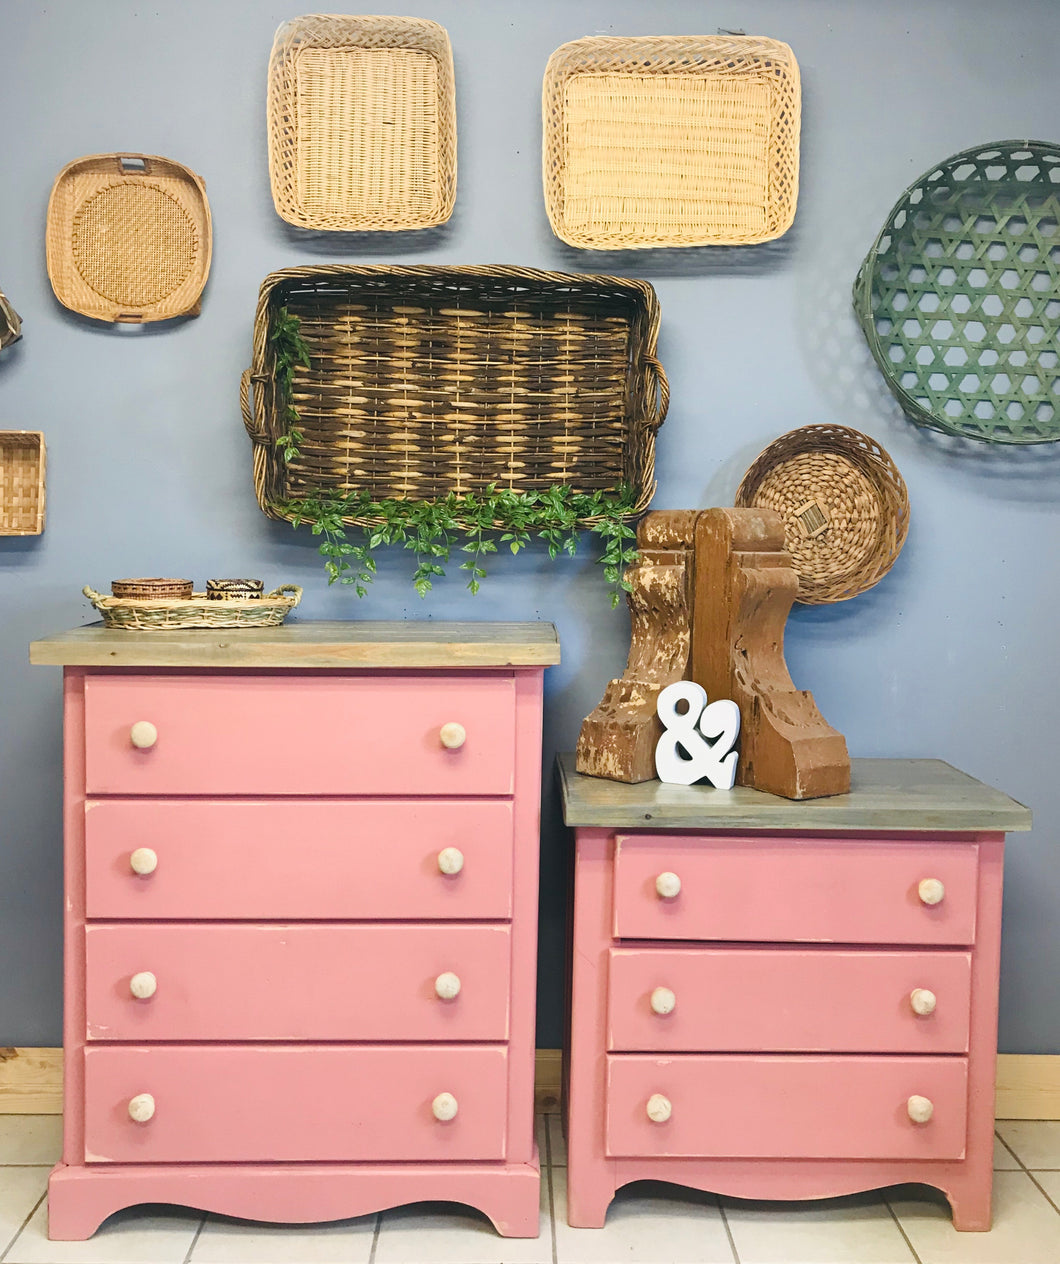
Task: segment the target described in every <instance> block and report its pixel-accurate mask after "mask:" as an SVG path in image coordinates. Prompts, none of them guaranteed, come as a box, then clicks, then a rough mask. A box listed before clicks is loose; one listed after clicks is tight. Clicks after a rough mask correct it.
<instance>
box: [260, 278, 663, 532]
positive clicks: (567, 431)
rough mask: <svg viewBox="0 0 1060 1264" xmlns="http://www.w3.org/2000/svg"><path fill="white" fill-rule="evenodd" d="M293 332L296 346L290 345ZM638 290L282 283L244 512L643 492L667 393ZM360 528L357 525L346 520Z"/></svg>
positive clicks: (589, 285)
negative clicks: (355, 501)
mask: <svg viewBox="0 0 1060 1264" xmlns="http://www.w3.org/2000/svg"><path fill="white" fill-rule="evenodd" d="M292 331H293V332H292ZM658 331H659V304H658V300H657V298H656V295H655V291H654V289H653V288H652V287H651V286H650V285H649V284H648V283H647V282H646V281H636V280H630V279H628V278H624V277H607V276H580V275H571V274H566V273H560V272H539V271H536V270H534V269H530V268H514V267H449V266H423V267H382V266H376V267H350V266H344V265H333V266H319V267H302V268H287V269H285V270H283V271H281V272H274V273H272V274H271V275H270V276H268V277H266V279H265V281H264V282H263V283H262V286H261V293H260V296H259V299H258V310H257V317H256V319H255V322H254V355H253V364H252V366H251V368H250V369H248V370H247V371H246V372H245V373H244V374H243V384H242V385H243V390H242V404H243V417H244V421H245V423H246V427H247V430H248V432H249V434H250V436H251V438H252V440H253V442H254V486H255V490H256V492H257V497H258V504H259V505H260V506H261V508H262V510H263V511H264V512H265V513H266V514H268V515H269V516H270V517H272V518H279V519H283V520H285V521H293V520H294V519H295V517H296V516H297V513H298V503H299V502H300V501H304V500H306V499H307V498H313V497H315V496H317V495H319V494H320V493H322V492H323V493H325V494H329V495H333V496H340V497H341V496H346V495H348V494H349V493H351V492H365V493H367V494H368V495H369V496H370V497H371V498H372V499H373V500H376V501H378V500H381V499H384V498H394V499H400V500H410V501H425V500H437V499H439V498H442V497H445V496H447V495H448V494H449V493H454V494H456V495H461V496H463V495H467V494H468V493H475V494H477V493H481V492H483V491H484V490H485V489H486V488H487V487H489V486H490V485H495V486H496V487H498V488H500V489H503V490H506V491H514V492H528V491H535V492H542V491H548V490H549V489H551V488H553V487H555V486H557V485H560V484H563V485H566V486H568V487H569V488H571V490H575V491H579V492H591V491H597V490H605V489H610V488H613V487H616V486H618V485H625V486H626V487H627V488H629V489H631V500H630V514H631V515H632V514H636V513H640V512H642V511H643V510H644V509H645V508H646V507H647V505H648V503H649V502H650V500H651V497H652V494H653V493H654V490H655V481H654V467H655V432H656V430H657V429H658V428H659V426H660V425H661V424H662V421H663V418H664V417H665V415H666V405H667V401H668V398H669V392H668V388H667V384H666V376H665V374H664V372H663V369H662V366H661V365H660V363H659V361H658V360H657V359H656V357H655V347H656V339H657V336H658ZM344 521H346V522H347V523H349V524H352V525H355V526H371V525H375V524H376V522H377V521H378V520H377V519H375V518H372V517H370V516H369V517H360V516H357V515H353V516H350V517H347V518H345V519H344Z"/></svg>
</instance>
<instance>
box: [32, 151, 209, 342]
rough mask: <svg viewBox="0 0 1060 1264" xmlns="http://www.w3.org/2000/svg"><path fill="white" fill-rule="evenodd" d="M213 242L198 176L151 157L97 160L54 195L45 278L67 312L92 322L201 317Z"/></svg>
mask: <svg viewBox="0 0 1060 1264" xmlns="http://www.w3.org/2000/svg"><path fill="white" fill-rule="evenodd" d="M211 240H212V239H211V226H210V206H209V203H208V202H207V200H206V186H205V184H203V182H202V180H201V179H200V178H199V177H198V176H197V175H196V174H195V172H194V171H190V170H189V169H188V168H187V167H183V166H181V164H180V163H179V162H173V161H172V160H171V159H169V158H159V157H157V156H156V155H154V154H93V155H91V156H89V157H87V158H78V159H76V160H75V161H74V162H71V163H68V164H67V165H66V166H65V167H64V168H63V169H62V171H61V172H60V173H59V175H58V177H57V179H56V181H55V184H54V186H53V188H52V193H51V198H50V199H49V202H48V227H47V251H48V279H49V280H50V281H51V283H52V289H53V290H54V291H55V297H56V298H57V299H58V300H59V302H60V303H62V304H63V306H64V307H69V308H70V309H71V311H75V312H79V313H80V314H81V315H82V316H92V317H94V318H95V319H96V320H109V321H123V322H129V323H139V322H146V321H153V320H169V319H171V318H172V317H174V316H197V315H198V314H199V307H200V299H201V297H202V291H203V287H204V286H205V285H206V278H207V276H208V275H209V272H210V254H211V249H212V246H211Z"/></svg>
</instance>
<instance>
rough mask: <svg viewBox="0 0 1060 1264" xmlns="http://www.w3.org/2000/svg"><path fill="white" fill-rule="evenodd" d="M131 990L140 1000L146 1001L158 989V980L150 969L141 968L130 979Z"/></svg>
mask: <svg viewBox="0 0 1060 1264" xmlns="http://www.w3.org/2000/svg"><path fill="white" fill-rule="evenodd" d="M129 991H130V992H131V993H132V994H133V996H135V997H136V999H137V1000H138V1001H146V1000H147V999H148V997H151V996H154V994H155V993H156V992H157V991H158V980H157V979H156V978H155V976H154V975H153V974H152V973H151V971H150V970H141V971H140V973H139V974H134V975H133V977H132V978H131V979H130V980H129Z"/></svg>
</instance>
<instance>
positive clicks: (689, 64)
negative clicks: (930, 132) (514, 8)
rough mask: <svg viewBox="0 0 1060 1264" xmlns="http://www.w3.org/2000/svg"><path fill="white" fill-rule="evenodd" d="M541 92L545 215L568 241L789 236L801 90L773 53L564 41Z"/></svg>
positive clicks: (707, 42)
mask: <svg viewBox="0 0 1060 1264" xmlns="http://www.w3.org/2000/svg"><path fill="white" fill-rule="evenodd" d="M542 95H543V99H542V110H543V120H544V144H543V173H544V183H545V206H546V209H547V211H548V218H549V222H550V223H551V224H552V228H553V231H554V232H555V233H556V236H557V237H561V238H562V239H563V240H564V241H565V242H567V243H568V244H569V245H571V246H581V247H584V248H586V249H597V250H600V249H633V250H639V249H645V248H648V247H653V246H656V247H657V246H703V245H714V246H725V245H749V244H754V243H757V242H764V241H771V240H772V239H773V238H775V237H780V236H781V235H782V234H783V233H785V232H787V230H788V229H789V228H790V227H791V224H792V221H793V220H794V218H795V203H796V199H797V196H798V184H799V123H800V110H801V88H800V81H799V68H798V65H797V63H796V61H795V57H794V54H793V53H792V51H791V49H790V48H789V47H788V45H787V44H782V43H780V42H779V41H778V40H772V39H765V38H760V37H758V36H751V35H719V36H683V37H669V36H666V37H663V36H649V37H644V38H620V37H612V36H603V37H590V38H588V39H580V40H574V41H573V42H572V43H570V44H563V45H562V46H561V47H560V48H558V49H557V50H556V51H555V52H554V53H553V54H552V56H551V57H550V58H549V61H548V67H547V69H546V70H545V82H544V90H543V94H542Z"/></svg>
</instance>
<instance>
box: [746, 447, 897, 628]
mask: <svg viewBox="0 0 1060 1264" xmlns="http://www.w3.org/2000/svg"><path fill="white" fill-rule="evenodd" d="M736 503H737V505H740V506H743V507H744V508H749V507H754V508H757V509H775V510H776V511H777V513H779V514H780V516H781V517H782V518H783V519H784V533H785V537H786V545H787V550H788V552H789V553H790V554H791V558H792V562H793V564H794V566H795V570H796V571H797V572H798V576H799V597H798V599H799V601H802V602H805V603H807V604H808V605H827V604H829V603H831V602H836V601H849V599H850V598H851V597H856V596H857V595H858V594H859V593H863V592H865V591H866V589H869V588H871V587H872V586H873V584H878V583H879V582H880V580H881V579H882V578H883V577H884V575H886V574H887V572H888V571H889V570H890V569H891V567H892V566H893V565H894V562H895V559H896V558H897V557H898V554H899V553H900V552H901V549H902V545H903V544H904V543H905V537H906V535H907V534H908V531H909V495H908V492H907V491H906V486H905V481H904V479H903V478H902V476H901V474H899V472H898V468H897V466H896V465H895V464H894V462H893V461H892V460H891V458H890V456H888V454H887V453H886V452H885V451H884V449H883V448H881V447H880V445H879V444H878V443H877V442H876V441H875V440H874V439H870V438H869V436H868V435H864V434H861V433H860V432H859V431H857V430H851V429H849V428H848V427H846V426H803V427H801V428H800V429H798V430H791V431H789V432H788V433H787V434H785V435H781V436H780V438H779V439H775V440H774V441H773V442H772V443H771V444H770V445H769V447H768V448H766V449H765V451H763V452H762V453H760V454H759V456H758V457H757V459H756V460H755V462H754V464H753V465H752V466H751V468H750V469H749V470H748V471H747V473H746V474H745V475H744V477H743V482H742V483H741V484H740V487H739V490H738V491H737V493H736Z"/></svg>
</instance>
